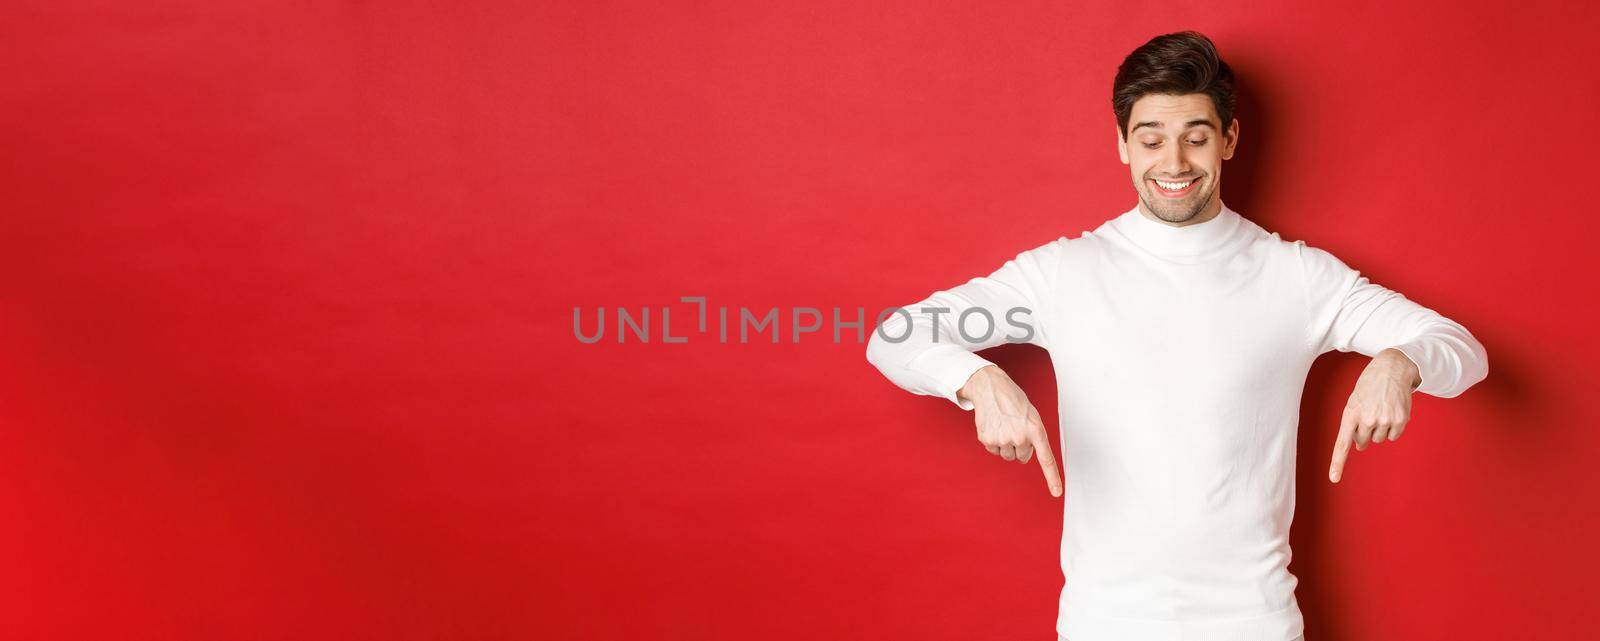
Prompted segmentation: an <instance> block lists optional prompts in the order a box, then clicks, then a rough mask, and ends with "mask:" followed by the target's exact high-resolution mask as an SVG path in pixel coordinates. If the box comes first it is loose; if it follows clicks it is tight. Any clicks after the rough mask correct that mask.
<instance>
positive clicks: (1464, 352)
mask: <svg viewBox="0 0 1600 641" xmlns="http://www.w3.org/2000/svg"><path fill="white" fill-rule="evenodd" d="M923 307H942V308H948V309H950V310H951V311H950V312H946V313H937V314H929V313H922V312H921V308H923ZM1017 307H1022V308H1027V309H1028V310H1031V315H1017V314H1015V313H1013V315H1012V317H1011V318H1012V319H1015V320H1019V321H1023V322H1024V323H1025V324H1027V323H1026V321H1028V320H1030V318H1031V321H1032V322H1031V327H1032V329H1033V330H1034V331H1033V332H1032V336H1031V338H1029V339H1028V340H1027V342H1031V343H1033V344H1036V345H1039V346H1041V347H1043V348H1045V349H1046V350H1048V351H1049V353H1050V360H1051V363H1052V364H1053V365H1054V367H1055V373H1056V380H1057V386H1058V393H1059V399H1060V403H1059V404H1060V423H1059V424H1060V431H1061V438H1062V441H1061V442H1060V443H1058V444H1057V445H1058V449H1057V450H1056V451H1057V454H1058V456H1059V458H1060V460H1061V465H1062V473H1063V480H1064V481H1065V497H1064V500H1063V505H1064V510H1065V514H1064V524H1063V531H1062V539H1061V570H1062V573H1063V575H1064V576H1065V579H1066V581H1065V585H1064V587H1063V589H1062V591H1061V600H1060V614H1059V617H1058V619H1057V621H1056V631H1057V632H1058V633H1059V634H1061V635H1064V636H1065V637H1067V638H1068V639H1071V641H1130V640H1137V641H1180V640H1181V641H1288V640H1290V639H1293V638H1295V637H1296V636H1297V635H1299V634H1301V632H1302V630H1303V625H1304V622H1303V618H1302V616H1301V613H1300V608H1299V604H1298V602H1297V601H1296V600H1295V595H1294V589H1295V585H1296V583H1298V579H1297V578H1296V577H1295V576H1294V575H1293V574H1291V573H1290V572H1289V569H1288V565H1289V558H1290V550H1289V524H1290V521H1291V520H1292V518H1293V516H1294V506H1295V440H1296V435H1297V432H1298V428H1299V418H1300V413H1299V409H1300V395H1301V392H1302V391H1303V390H1304V387H1305V380H1306V373H1307V372H1308V371H1309V370H1310V368H1311V363H1312V361H1314V360H1316V358H1317V356H1319V355H1321V354H1324V353H1326V352H1329V351H1332V350H1339V351H1341V352H1349V351H1355V352H1359V353H1361V354H1365V355H1367V356H1374V355H1376V354H1377V353H1378V352H1380V351H1382V350H1384V349H1385V348H1389V347H1394V348H1397V349H1399V350H1400V351H1402V352H1404V353H1405V354H1406V356H1408V357H1410V358H1411V360H1412V361H1414V362H1416V364H1417V367H1418V369H1419V370H1420V372H1421V376H1422V383H1421V386H1420V387H1418V388H1417V391H1419V392H1422V393H1424V394H1430V395H1433V396H1438V397H1445V398H1448V397H1453V396H1456V395H1459V394H1461V392H1463V391H1465V390H1466V389H1467V388H1468V387H1471V386H1472V385H1473V384H1475V383H1477V382H1478V381H1481V380H1483V379H1484V377H1485V376H1487V375H1488V372H1489V363H1488V356H1487V354H1486V352H1485V351H1484V348H1483V346H1482V345H1481V344H1479V342H1478V341H1477V340H1476V339H1475V338H1473V336H1472V335H1471V334H1470V333H1468V332H1467V330H1466V329H1465V328H1464V327H1462V326H1461V325H1460V324H1458V323H1456V322H1454V321H1452V320H1450V319H1448V318H1445V317H1443V316H1441V315H1439V314H1438V313H1436V312H1434V311H1433V310H1431V309H1428V308H1426V307H1423V306H1421V305H1419V304H1417V303H1415V302H1413V301H1411V300H1409V299H1407V298H1405V297H1404V296H1402V295H1401V294H1399V293H1396V292H1394V291H1391V290H1388V289H1385V288H1383V287H1381V286H1379V285H1376V284H1373V283H1371V282H1369V281H1368V279H1367V278H1366V277H1364V276H1361V275H1360V273H1359V272H1358V271H1356V270H1354V269H1351V268H1350V267H1348V266H1346V265H1345V264H1344V263H1343V262H1341V261H1340V260H1339V259H1338V258H1335V257H1334V256H1333V255H1332V254H1330V253H1328V252H1326V251H1323V250H1321V249H1317V248H1315V247H1311V246H1309V245H1306V244H1305V243H1304V242H1303V241H1295V242H1287V241H1284V240H1283V239H1281V238H1279V237H1278V234H1276V233H1268V232H1267V231H1266V230H1264V229H1262V228H1261V227H1260V226H1258V225H1256V224H1255V223H1253V222H1251V221H1250V220H1248V219H1246V218H1244V217H1242V216H1240V215H1239V214H1238V213H1237V212H1235V211H1233V210H1232V209H1229V208H1228V207H1227V206H1226V205H1223V207H1222V211H1221V213H1219V214H1218V215H1217V216H1216V217H1215V218H1213V219H1211V220H1208V221H1206V222H1203V223H1199V224H1196V225H1190V226H1186V227H1173V226H1170V225H1166V224H1164V223H1160V222H1157V221H1155V220H1152V219H1150V218H1146V217H1145V216H1144V215H1143V214H1142V213H1140V211H1139V208H1138V207H1137V206H1135V207H1134V208H1133V209H1131V210H1129V211H1127V212H1126V213H1123V214H1121V215H1119V216H1117V217H1115V218H1113V219H1111V220H1108V221H1106V222H1105V223H1103V224H1101V225H1100V226H1099V227H1098V228H1096V229H1095V230H1094V231H1092V232H1084V233H1083V235H1082V236H1080V237H1079V238H1076V239H1068V238H1066V237H1064V236H1063V237H1061V238H1059V239H1057V240H1055V241H1052V242H1050V243H1047V244H1045V245H1043V246H1040V247H1037V248H1034V249H1030V250H1028V251H1025V252H1022V253H1021V254H1018V255H1017V257H1016V259H1014V260H1010V261H1007V262H1006V263H1005V265H1003V266H1001V267H1000V268H999V269H998V270H996V271H995V272H994V273H992V274H990V275H989V276H986V277H981V278H975V279H973V280H971V281H969V282H967V283H965V284H962V285H958V286H956V287H953V288H951V289H948V290H944V291H940V292H935V293H934V294H932V295H931V296H930V297H928V298H927V299H925V300H923V301H920V302H918V303H914V304H911V305H907V306H906V307H905V309H906V311H908V312H910V314H909V318H910V319H911V322H910V326H909V327H908V326H907V325H908V324H907V321H906V317H904V316H901V315H893V316H890V317H888V319H887V320H885V321H884V322H883V324H882V326H881V327H880V329H879V331H877V332H874V333H873V337H872V339H871V340H870V341H869V343H868V347H867V359H868V360H869V361H871V363H872V364H873V365H874V366H876V367H877V368H878V369H879V370H880V371H881V372H882V373H883V375H884V376H885V377H887V378H888V379H889V380H890V381H892V382H894V384H895V385H898V386H900V387H901V388H904V389H906V390H908V391H911V392H915V393H917V394H925V395H929V396H941V397H944V398H946V399H949V400H950V401H952V402H954V403H956V404H957V405H959V406H961V408H962V409H966V410H971V409H972V405H971V404H970V403H968V402H966V401H962V400H959V399H958V398H957V397H956V392H957V391H958V390H960V388H961V387H962V386H963V385H964V384H965V383H966V381H967V379H968V378H969V377H970V376H971V375H972V373H973V372H975V371H977V370H978V369H979V368H981V367H983V366H985V365H988V364H989V362H988V361H986V360H984V359H983V358H981V357H979V356H977V355H976V354H974V353H973V352H976V351H978V350H982V349H985V348H988V347H992V346H995V345H999V344H1002V343H1004V342H1006V341H1007V340H1008V336H1012V337H1017V336H1022V335H1025V334H1026V332H1025V331H1024V330H1022V329H1019V328H1018V327H1017V326H1015V325H1013V324H1008V323H1007V312H1008V311H1009V310H1012V309H1013V308H1017ZM972 308H982V309H983V310H984V311H986V312H987V313H988V317H989V318H993V319H994V320H995V326H994V331H992V332H986V331H985V330H987V329H990V327H989V325H988V321H987V320H986V318H985V316H984V315H983V314H980V313H968V314H966V316H965V318H964V319H962V320H961V321H960V322H962V323H963V327H962V328H961V329H965V330H966V331H965V333H964V334H963V333H962V332H958V331H957V329H958V328H957V327H956V323H957V319H958V318H961V316H960V315H961V312H962V311H964V310H968V309H972ZM936 323H937V325H938V328H937V331H938V340H937V342H935V341H934V339H933V338H934V334H933V332H934V331H935V324H936ZM985 334H988V336H987V337H985ZM885 335H887V336H888V337H890V338H891V339H899V338H900V337H901V336H908V338H906V339H905V340H903V341H901V342H891V341H890V340H886V339H885V338H884V336H885Z"/></svg>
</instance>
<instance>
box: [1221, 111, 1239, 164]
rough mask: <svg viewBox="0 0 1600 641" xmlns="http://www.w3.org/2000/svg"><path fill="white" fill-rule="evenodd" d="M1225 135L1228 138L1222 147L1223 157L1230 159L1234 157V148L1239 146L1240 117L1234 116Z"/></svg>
mask: <svg viewBox="0 0 1600 641" xmlns="http://www.w3.org/2000/svg"><path fill="white" fill-rule="evenodd" d="M1223 137H1224V138H1225V139H1226V141H1225V142H1226V144H1225V145H1223V147H1222V159H1223V160H1230V159H1232V158H1233V149H1234V147H1237V146H1238V145H1239V119H1238V118H1234V119H1233V120H1232V121H1231V122H1229V123H1228V133H1226V134H1224V135H1223Z"/></svg>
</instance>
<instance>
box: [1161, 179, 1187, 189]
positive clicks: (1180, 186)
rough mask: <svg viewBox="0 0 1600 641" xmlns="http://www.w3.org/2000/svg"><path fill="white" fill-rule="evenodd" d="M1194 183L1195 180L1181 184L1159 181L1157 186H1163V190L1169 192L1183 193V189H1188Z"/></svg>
mask: <svg viewBox="0 0 1600 641" xmlns="http://www.w3.org/2000/svg"><path fill="white" fill-rule="evenodd" d="M1193 182H1194V180H1188V181H1185V182H1181V183H1169V182H1162V181H1159V180H1157V181H1156V184H1157V185H1161V188H1162V189H1165V190H1167V191H1182V190H1183V189H1185V188H1187V187H1188V186H1189V185H1190V184H1192V183H1193Z"/></svg>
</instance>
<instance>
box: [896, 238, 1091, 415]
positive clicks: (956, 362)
mask: <svg viewBox="0 0 1600 641" xmlns="http://www.w3.org/2000/svg"><path fill="white" fill-rule="evenodd" d="M1065 242H1066V239H1065V238H1061V239H1058V240H1056V241H1053V242H1050V243H1048V244H1045V245H1042V246H1040V247H1036V248H1034V249H1030V250H1027V251H1024V252H1022V253H1020V254H1018V255H1017V257H1016V258H1014V259H1012V260H1008V261H1006V263H1005V264H1004V265H1002V266H1000V268H999V269H997V270H995V271H994V272H993V273H991V274H989V275H988V276H982V277H978V278H974V279H972V280H970V281H967V282H966V283H963V284H961V285H957V286H955V287H952V288H950V289H945V290H940V291H937V292H934V293H933V294H931V295H929V296H928V297H927V298H924V299H922V300H920V301H918V302H915V303H912V304H910V305H906V306H904V307H900V308H892V309H897V310H898V311H896V312H894V313H891V314H889V315H888V316H886V317H883V318H882V321H881V323H880V324H879V326H878V328H877V329H876V330H874V331H873V332H872V338H871V340H869V341H868V342H867V361H868V362H870V363H872V365H873V366H874V367H876V368H878V371H879V372H881V373H882V374H883V375H884V377H885V378H888V379H889V381H890V382H893V383H894V384H895V385H897V386H899V387H900V388H902V389H904V390H906V391H909V392H912V393H915V394H921V395H925V396H940V397H944V398H945V399H948V400H949V401H950V402H952V403H955V404H956V406H958V407H960V408H961V409H963V410H971V409H972V408H973V405H972V403H971V402H970V401H966V400H963V399H961V398H959V397H957V396H956V393H957V392H959V391H961V388H962V387H963V386H965V385H966V383H967V379H969V378H971V377H972V374H973V373H974V372H977V371H978V370H979V369H982V368H983V367H985V366H987V365H989V364H990V362H989V361H988V360H985V359H984V358H982V357H980V356H978V355H977V354H975V353H974V352H978V351H981V350H984V349H988V348H990V347H994V346H996V345H1000V344H1004V343H1021V342H1026V343H1032V344H1034V345H1038V346H1040V347H1046V348H1048V346H1049V345H1048V336H1047V335H1046V332H1045V326H1046V322H1045V319H1044V315H1045V313H1046V312H1047V310H1048V309H1049V307H1048V306H1049V303H1050V299H1051V291H1052V286H1053V283H1054V281H1055V276H1056V268H1057V267H1058V265H1059V261H1060V254H1061V251H1062V247H1061V245H1062V244H1063V243H1065ZM958 323H959V324H960V326H959V327H958Z"/></svg>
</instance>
